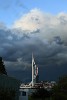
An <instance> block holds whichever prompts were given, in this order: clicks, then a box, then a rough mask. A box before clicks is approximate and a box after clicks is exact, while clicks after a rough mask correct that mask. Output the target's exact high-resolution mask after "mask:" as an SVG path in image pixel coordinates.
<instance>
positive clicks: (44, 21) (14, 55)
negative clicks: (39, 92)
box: [0, 0, 67, 82]
mask: <svg viewBox="0 0 67 100" xmlns="http://www.w3.org/2000/svg"><path fill="white" fill-rule="evenodd" d="M32 52H33V54H34V57H35V61H36V64H37V66H38V67H39V77H40V80H56V79H57V78H58V77H59V76H61V75H65V74H67V1H66V0H50V1H49V0H0V56H2V57H3V60H4V63H5V65H6V69H7V72H8V74H9V75H11V76H14V77H16V78H18V79H20V80H22V81H23V82H24V81H30V80H31V55H32Z"/></svg>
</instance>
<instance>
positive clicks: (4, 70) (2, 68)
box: [0, 57, 7, 75]
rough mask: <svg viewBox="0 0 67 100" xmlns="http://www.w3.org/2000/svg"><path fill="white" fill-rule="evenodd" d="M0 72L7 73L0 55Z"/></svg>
mask: <svg viewBox="0 0 67 100" xmlns="http://www.w3.org/2000/svg"><path fill="white" fill-rule="evenodd" d="M0 74H5V75H7V72H6V69H5V65H4V62H3V61H2V57H0Z"/></svg>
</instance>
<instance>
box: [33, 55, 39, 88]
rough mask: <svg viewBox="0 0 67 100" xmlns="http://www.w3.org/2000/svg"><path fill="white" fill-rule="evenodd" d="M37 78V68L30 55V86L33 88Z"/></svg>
mask: <svg viewBox="0 0 67 100" xmlns="http://www.w3.org/2000/svg"><path fill="white" fill-rule="evenodd" d="M37 76H38V67H37V66H36V64H35V61H34V57H33V54H32V86H34V84H35V83H36V81H37Z"/></svg>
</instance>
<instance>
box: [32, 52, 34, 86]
mask: <svg viewBox="0 0 67 100" xmlns="http://www.w3.org/2000/svg"><path fill="white" fill-rule="evenodd" d="M33 62H34V58H33V53H32V86H34V68H33Z"/></svg>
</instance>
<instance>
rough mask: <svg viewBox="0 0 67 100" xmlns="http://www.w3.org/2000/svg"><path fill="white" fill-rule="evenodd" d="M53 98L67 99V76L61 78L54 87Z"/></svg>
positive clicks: (55, 99) (54, 99) (56, 99)
mask: <svg viewBox="0 0 67 100" xmlns="http://www.w3.org/2000/svg"><path fill="white" fill-rule="evenodd" d="M52 98H53V99H52V100H67V76H64V77H61V78H59V81H58V83H57V85H56V86H54V87H53V96H52Z"/></svg>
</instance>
